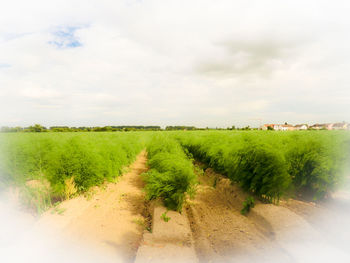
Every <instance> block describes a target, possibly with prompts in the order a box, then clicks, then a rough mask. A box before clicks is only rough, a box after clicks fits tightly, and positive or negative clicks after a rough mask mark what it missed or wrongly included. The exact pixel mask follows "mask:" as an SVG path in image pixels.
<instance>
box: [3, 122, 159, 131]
mask: <svg viewBox="0 0 350 263" xmlns="http://www.w3.org/2000/svg"><path fill="white" fill-rule="evenodd" d="M159 130H161V128H160V126H140V125H138V126H104V127H84V126H83V127H68V126H52V127H49V128H46V127H44V126H42V125H40V124H35V125H33V126H29V127H1V129H0V131H1V132H116V131H159Z"/></svg>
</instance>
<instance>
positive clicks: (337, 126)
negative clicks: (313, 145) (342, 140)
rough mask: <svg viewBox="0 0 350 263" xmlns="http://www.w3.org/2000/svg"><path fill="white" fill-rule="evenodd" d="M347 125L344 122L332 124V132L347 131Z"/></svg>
mask: <svg viewBox="0 0 350 263" xmlns="http://www.w3.org/2000/svg"><path fill="white" fill-rule="evenodd" d="M349 128H350V127H349V124H348V123H346V122H340V123H334V124H333V126H332V129H333V130H348V129H349Z"/></svg>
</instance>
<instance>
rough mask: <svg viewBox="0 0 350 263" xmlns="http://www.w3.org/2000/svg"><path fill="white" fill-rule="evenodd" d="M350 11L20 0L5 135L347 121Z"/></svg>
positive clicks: (0, 20) (1, 33) (1, 38)
mask: <svg viewBox="0 0 350 263" xmlns="http://www.w3.org/2000/svg"><path fill="white" fill-rule="evenodd" d="M348 10H350V2H349V1H342V0H337V1H324V0H317V1H314V0H308V1H299V0H293V1H289V0H287V1H276V0H274V1H273V0H257V1H252V0H235V1H232V0H219V1H218V0H215V1H214V0H200V1H194V0H192V1H191V0H186V1H183V0H177V1H169V0H144V1H142V0H50V1H47V0H31V1H26V0H11V1H3V2H2V3H1V7H0V126H28V125H31V124H34V123H40V124H42V125H45V126H54V125H68V126H105V125H160V126H165V125H195V126H198V127H207V126H209V127H228V126H232V125H235V126H238V127H240V126H246V125H250V126H253V127H254V126H259V125H261V124H263V123H284V122H288V123H292V124H298V123H309V124H313V123H317V122H341V121H350V118H349V112H350V110H349V105H350V103H349V102H350V87H349V84H350V74H349V73H348V71H349V68H350V50H349V49H350V48H349V47H350V34H349V28H350V16H349V15H348Z"/></svg>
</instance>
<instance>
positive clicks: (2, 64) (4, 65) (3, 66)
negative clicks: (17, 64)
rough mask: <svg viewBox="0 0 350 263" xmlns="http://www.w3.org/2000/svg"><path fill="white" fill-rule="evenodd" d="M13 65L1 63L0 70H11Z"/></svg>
mask: <svg viewBox="0 0 350 263" xmlns="http://www.w3.org/2000/svg"><path fill="white" fill-rule="evenodd" d="M10 67H11V65H10V64H7V63H1V62H0V68H10Z"/></svg>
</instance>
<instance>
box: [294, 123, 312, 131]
mask: <svg viewBox="0 0 350 263" xmlns="http://www.w3.org/2000/svg"><path fill="white" fill-rule="evenodd" d="M308 128H309V125H307V124H297V125H295V126H294V130H297V131H300V130H307V129H308Z"/></svg>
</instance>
